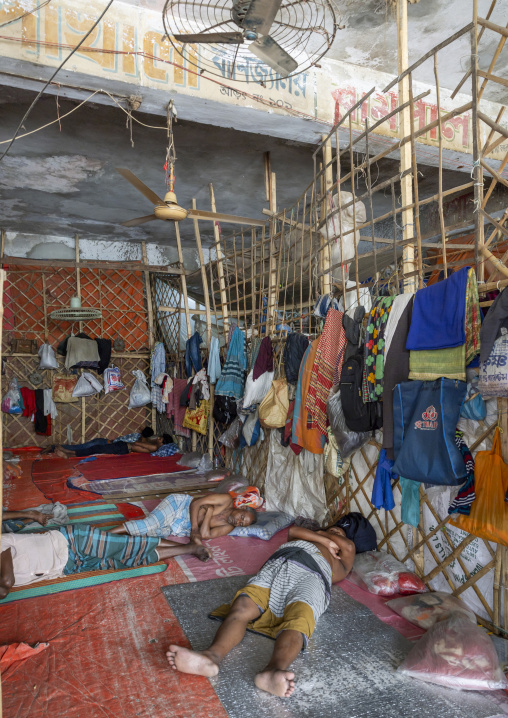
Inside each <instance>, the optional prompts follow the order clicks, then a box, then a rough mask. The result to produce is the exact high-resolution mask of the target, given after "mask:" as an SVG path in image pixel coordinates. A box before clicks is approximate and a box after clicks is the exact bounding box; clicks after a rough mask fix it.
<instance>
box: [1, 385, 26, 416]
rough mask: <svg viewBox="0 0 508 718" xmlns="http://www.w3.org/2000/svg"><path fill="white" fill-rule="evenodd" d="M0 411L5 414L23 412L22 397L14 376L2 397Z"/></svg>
mask: <svg viewBox="0 0 508 718" xmlns="http://www.w3.org/2000/svg"><path fill="white" fill-rule="evenodd" d="M2 411H3V412H4V413H5V414H22V413H23V398H22V396H21V392H20V390H19V385H18V380H17V379H16V377H13V378H12V379H11V380H10V382H9V388H8V390H7V392H6V394H5V396H4V398H3V399H2Z"/></svg>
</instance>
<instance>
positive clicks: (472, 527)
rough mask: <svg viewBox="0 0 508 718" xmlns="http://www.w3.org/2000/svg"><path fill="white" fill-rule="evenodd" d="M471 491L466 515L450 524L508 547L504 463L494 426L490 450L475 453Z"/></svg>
mask: <svg viewBox="0 0 508 718" xmlns="http://www.w3.org/2000/svg"><path fill="white" fill-rule="evenodd" d="M474 476H475V494H476V499H475V500H474V501H473V503H472V504H471V513H470V514H469V516H459V517H457V518H454V519H453V521H451V522H450V523H451V524H452V526H456V527H457V528H459V529H462V530H463V531H467V532H468V533H470V534H473V535H474V536H478V537H479V538H482V539H486V540H487V541H495V542H496V543H500V544H503V546H508V503H506V502H505V494H506V491H507V489H508V464H506V463H505V462H504V461H503V457H502V455H501V438H500V433H499V428H497V429H496V433H495V435H494V441H493V442H492V449H491V450H490V451H479V452H478V453H477V454H476V456H475V468H474Z"/></svg>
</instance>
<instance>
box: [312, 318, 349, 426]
mask: <svg viewBox="0 0 508 718" xmlns="http://www.w3.org/2000/svg"><path fill="white" fill-rule="evenodd" d="M342 316H343V313H342V312H339V311H338V310H337V309H329V310H328V314H327V316H326V321H325V326H324V329H323V333H322V334H321V337H320V339H319V344H318V348H317V352H316V358H315V360H314V366H313V367H312V373H311V377H310V384H309V391H308V393H307V398H306V400H305V408H306V409H307V411H308V412H309V414H310V415H311V417H312V419H311V422H310V426H309V421H307V428H317V429H319V431H320V432H321V434H323V436H327V435H328V434H327V429H326V427H327V424H328V418H327V415H326V402H327V400H328V394H329V393H330V389H331V388H332V384H333V373H334V370H335V367H336V365H337V360H338V361H339V362H340V367H341V366H342V359H341V358H340V357H341V355H342V357H344V349H345V347H346V343H347V341H346V333H345V332H344V327H343V326H342ZM340 367H339V374H340Z"/></svg>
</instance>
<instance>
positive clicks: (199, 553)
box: [192, 546, 212, 561]
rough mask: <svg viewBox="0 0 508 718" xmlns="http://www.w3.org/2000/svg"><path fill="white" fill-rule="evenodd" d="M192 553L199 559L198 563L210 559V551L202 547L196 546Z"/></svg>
mask: <svg viewBox="0 0 508 718" xmlns="http://www.w3.org/2000/svg"><path fill="white" fill-rule="evenodd" d="M192 553H193V555H194V556H195V557H196V558H199V560H200V561H208V559H210V558H212V554H211V552H210V549H208V548H205V547H204V546H196V550H195V551H193V552H192Z"/></svg>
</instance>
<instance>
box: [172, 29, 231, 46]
mask: <svg viewBox="0 0 508 718" xmlns="http://www.w3.org/2000/svg"><path fill="white" fill-rule="evenodd" d="M173 37H174V39H175V40H178V41H179V42H183V43H193V42H196V43H200V44H205V43H215V42H223V43H225V44H227V45H241V44H242V42H243V35H242V33H241V32H198V33H196V34H195V35H191V34H188V35H173Z"/></svg>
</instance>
